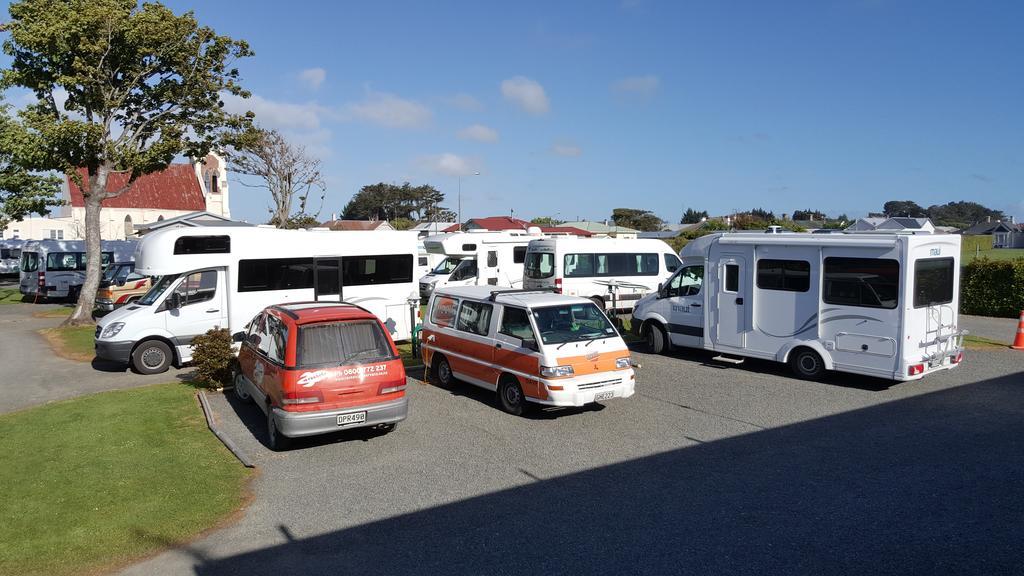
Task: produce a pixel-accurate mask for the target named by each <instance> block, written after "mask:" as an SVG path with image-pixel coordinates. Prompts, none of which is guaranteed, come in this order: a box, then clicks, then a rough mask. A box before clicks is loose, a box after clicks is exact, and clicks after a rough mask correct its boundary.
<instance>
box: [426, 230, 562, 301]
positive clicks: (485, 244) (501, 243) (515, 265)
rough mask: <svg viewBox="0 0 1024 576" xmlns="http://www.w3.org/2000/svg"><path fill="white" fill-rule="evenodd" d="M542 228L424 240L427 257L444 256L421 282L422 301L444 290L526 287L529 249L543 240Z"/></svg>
mask: <svg viewBox="0 0 1024 576" xmlns="http://www.w3.org/2000/svg"><path fill="white" fill-rule="evenodd" d="M542 237H543V235H542V234H541V232H540V228H530V230H528V231H524V232H517V231H506V232H488V231H483V230H482V231H479V232H476V231H469V232H451V233H448V234H439V235H437V236H430V237H428V238H426V239H424V240H423V245H424V246H425V247H426V250H427V253H429V254H436V255H441V256H443V257H444V260H443V261H441V262H440V263H438V264H437V265H436V266H435V267H434V268H433V269H432V270H431V271H430V273H429V274H426V275H425V276H423V277H422V278H420V297H421V298H423V299H424V300H425V299H427V298H428V297H430V293H431V292H433V290H434V289H435V288H440V287H442V286H477V285H480V286H507V287H512V288H519V287H521V286H522V283H523V262H524V261H525V259H526V246H527V244H529V243H530V241H531V240H535V239H537V238H542Z"/></svg>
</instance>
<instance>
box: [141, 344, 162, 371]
mask: <svg viewBox="0 0 1024 576" xmlns="http://www.w3.org/2000/svg"><path fill="white" fill-rule="evenodd" d="M166 361H167V355H166V354H164V351H163V350H161V349H159V348H157V347H153V348H146V351H145V352H143V353H142V364H143V366H145V367H146V368H159V367H161V366H163V365H164V362H166Z"/></svg>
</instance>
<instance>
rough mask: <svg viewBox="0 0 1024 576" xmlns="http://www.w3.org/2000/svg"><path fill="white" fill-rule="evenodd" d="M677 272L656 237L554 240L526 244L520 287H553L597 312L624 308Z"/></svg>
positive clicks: (671, 256) (667, 248)
mask: <svg viewBox="0 0 1024 576" xmlns="http://www.w3.org/2000/svg"><path fill="white" fill-rule="evenodd" d="M678 268H679V258H678V257H677V256H676V255H675V252H673V251H672V248H671V247H670V246H669V245H668V244H666V243H665V242H663V241H661V240H657V239H650V238H644V239H635V238H629V239H627V238H578V237H571V236H570V237H554V238H546V239H541V240H534V241H533V242H530V246H529V247H528V248H527V250H526V263H525V269H524V278H523V288H531V289H533V288H554V289H556V290H557V291H559V292H561V293H562V294H568V295H570V296H582V297H584V298H590V299H591V300H593V301H594V303H596V304H597V305H598V306H599V307H600V308H601V309H603V310H612V309H615V310H630V309H632V308H633V304H634V303H636V301H637V300H639V299H640V298H642V297H643V296H644V295H645V294H647V293H649V292H654V291H656V290H657V289H658V286H659V284H660V283H662V282H664V281H665V280H666V279H667V278H668V277H669V276H671V275H672V273H673V272H675V271H676V270H677V269H678Z"/></svg>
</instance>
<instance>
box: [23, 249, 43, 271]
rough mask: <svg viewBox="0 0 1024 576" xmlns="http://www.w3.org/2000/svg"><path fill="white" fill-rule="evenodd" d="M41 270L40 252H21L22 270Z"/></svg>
mask: <svg viewBox="0 0 1024 576" xmlns="http://www.w3.org/2000/svg"><path fill="white" fill-rule="evenodd" d="M37 270H39V253H38V252H22V253H21V271H22V272H35V271H37Z"/></svg>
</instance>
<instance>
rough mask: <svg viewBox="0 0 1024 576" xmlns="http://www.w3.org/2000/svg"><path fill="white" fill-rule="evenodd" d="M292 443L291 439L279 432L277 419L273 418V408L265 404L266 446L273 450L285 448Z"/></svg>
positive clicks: (278, 450) (279, 450)
mask: <svg viewBox="0 0 1024 576" xmlns="http://www.w3.org/2000/svg"><path fill="white" fill-rule="evenodd" d="M291 445H292V439H291V438H289V437H287V436H285V435H284V434H281V431H280V430H278V429H277V421H276V420H274V408H273V407H272V406H267V446H270V449H271V450H273V451H274V452H281V451H284V450H287V449H288V448H290V447H291Z"/></svg>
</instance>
